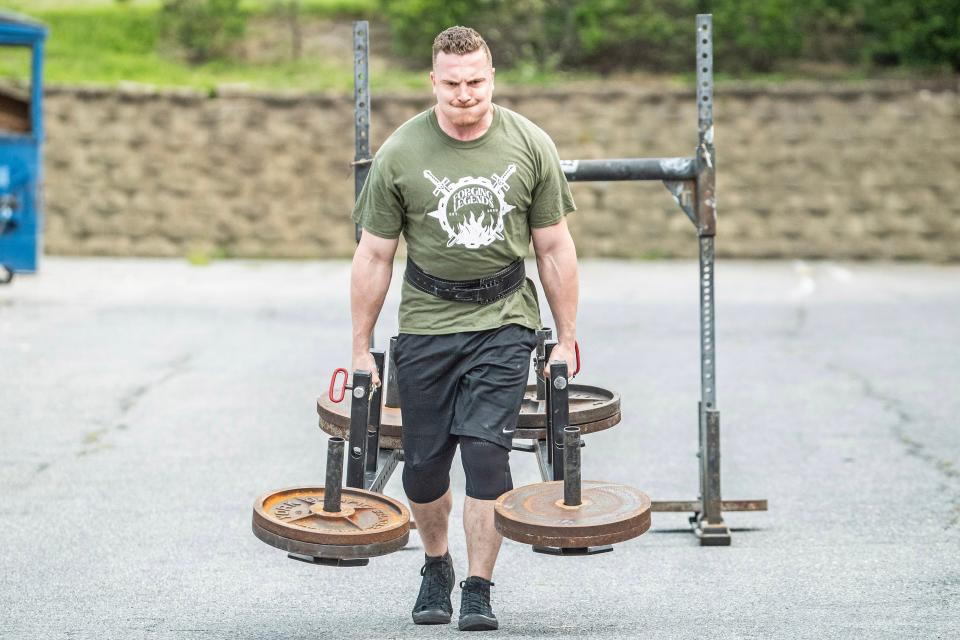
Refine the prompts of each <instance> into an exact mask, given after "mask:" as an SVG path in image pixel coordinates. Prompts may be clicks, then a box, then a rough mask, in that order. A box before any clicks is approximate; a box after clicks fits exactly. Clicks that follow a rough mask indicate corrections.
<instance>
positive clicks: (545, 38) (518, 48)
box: [380, 0, 567, 68]
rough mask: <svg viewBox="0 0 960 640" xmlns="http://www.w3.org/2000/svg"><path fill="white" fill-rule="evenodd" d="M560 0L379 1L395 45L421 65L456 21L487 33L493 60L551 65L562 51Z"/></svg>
mask: <svg viewBox="0 0 960 640" xmlns="http://www.w3.org/2000/svg"><path fill="white" fill-rule="evenodd" d="M566 4H567V3H566V2H563V1H562V0H407V1H405V2H394V1H392V0H380V5H381V8H382V10H383V13H384V14H385V15H386V17H387V19H388V21H389V24H390V31H391V34H392V35H393V42H394V46H395V48H396V50H397V51H398V53H400V54H401V55H402V56H404V57H405V58H406V59H407V60H408V61H410V62H411V63H414V64H415V65H416V66H418V67H423V66H424V64H425V63H427V64H429V60H430V51H431V46H432V44H433V39H434V38H435V37H436V35H437V34H438V33H440V32H441V31H443V30H444V29H446V28H447V27H452V26H454V25H458V24H459V25H464V26H468V27H472V28H474V29H476V30H477V31H479V32H480V33H481V34H483V37H484V39H485V40H486V41H487V44H489V45H490V48H491V50H492V51H493V53H494V63H495V64H496V65H503V66H507V67H512V66H517V65H521V64H525V63H534V64H536V65H537V66H538V67H541V68H543V67H549V66H552V65H553V64H554V62H555V59H556V57H557V56H558V48H557V47H556V42H554V41H553V39H554V38H555V37H557V36H558V35H562V34H559V33H558V28H557V21H556V17H557V15H558V14H561V13H562V9H561V8H562V7H563V6H564V5H566Z"/></svg>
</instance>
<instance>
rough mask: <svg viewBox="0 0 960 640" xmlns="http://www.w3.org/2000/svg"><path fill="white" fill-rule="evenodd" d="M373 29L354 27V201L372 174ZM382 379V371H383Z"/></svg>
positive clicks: (357, 233)
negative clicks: (370, 65)
mask: <svg viewBox="0 0 960 640" xmlns="http://www.w3.org/2000/svg"><path fill="white" fill-rule="evenodd" d="M369 58H370V25H369V23H368V22H367V21H366V20H358V21H356V22H354V23H353V117H354V147H355V151H354V156H353V181H354V183H353V197H354V200H356V199H357V198H359V197H360V191H361V190H363V183H364V182H366V181H367V174H368V173H369V172H370V163H371V162H372V159H371V157H370V69H369V64H367V61H368V60H369ZM360 233H361V227H360V225H359V224H358V225H355V226H354V239H355V241H356V242H357V243H359V242H360ZM375 344H376V339H375V337H374V331H373V330H371V331H370V348H371V349H372V348H373V347H374V346H375ZM379 373H380V375H383V367H381V368H380V371H379Z"/></svg>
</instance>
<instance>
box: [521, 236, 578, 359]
mask: <svg viewBox="0 0 960 640" xmlns="http://www.w3.org/2000/svg"><path fill="white" fill-rule="evenodd" d="M532 233H533V251H534V253H536V255H537V270H538V271H539V272H540V283H541V284H542V285H543V292H544V293H545V294H546V296H547V302H548V303H549V304H550V311H552V312H553V319H554V321H556V323H557V346H556V347H554V349H553V353H552V354H551V356H550V361H551V362H554V361H557V360H563V361H565V362H566V363H567V368H568V370H569V372H570V374H573V367H574V365H575V364H576V355H575V346H574V345H575V343H576V340H577V301H578V300H579V297H580V277H579V275H578V274H577V249H576V247H575V246H574V245H573V238H572V237H571V236H570V230H569V229H568V228H567V219H566V218H561V219H560V222H558V223H557V224H554V225H550V226H549V227H541V228H534V229H533V230H532Z"/></svg>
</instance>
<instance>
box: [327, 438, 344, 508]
mask: <svg viewBox="0 0 960 640" xmlns="http://www.w3.org/2000/svg"><path fill="white" fill-rule="evenodd" d="M342 485H343V438H338V437H336V436H334V437H332V438H330V439H329V440H327V480H326V483H325V484H324V485H323V510H324V511H326V512H328V513H336V512H337V511H340V492H341V489H342Z"/></svg>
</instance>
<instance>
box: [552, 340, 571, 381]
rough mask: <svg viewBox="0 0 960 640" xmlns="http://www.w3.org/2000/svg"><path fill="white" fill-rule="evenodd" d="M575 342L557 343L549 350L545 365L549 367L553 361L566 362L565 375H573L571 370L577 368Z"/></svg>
mask: <svg viewBox="0 0 960 640" xmlns="http://www.w3.org/2000/svg"><path fill="white" fill-rule="evenodd" d="M575 344H576V343H575V342H571V343H569V344H568V343H565V342H560V343H557V346H555V347H554V348H553V351H551V352H550V360H549V361H548V362H547V367H548V368H549V367H550V365H552V364H553V363H554V362H566V363H567V375H568V376H569V377H571V378H572V377H573V372H574V370H575V369H576V368H577V353H576V347H575V346H574V345H575Z"/></svg>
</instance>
